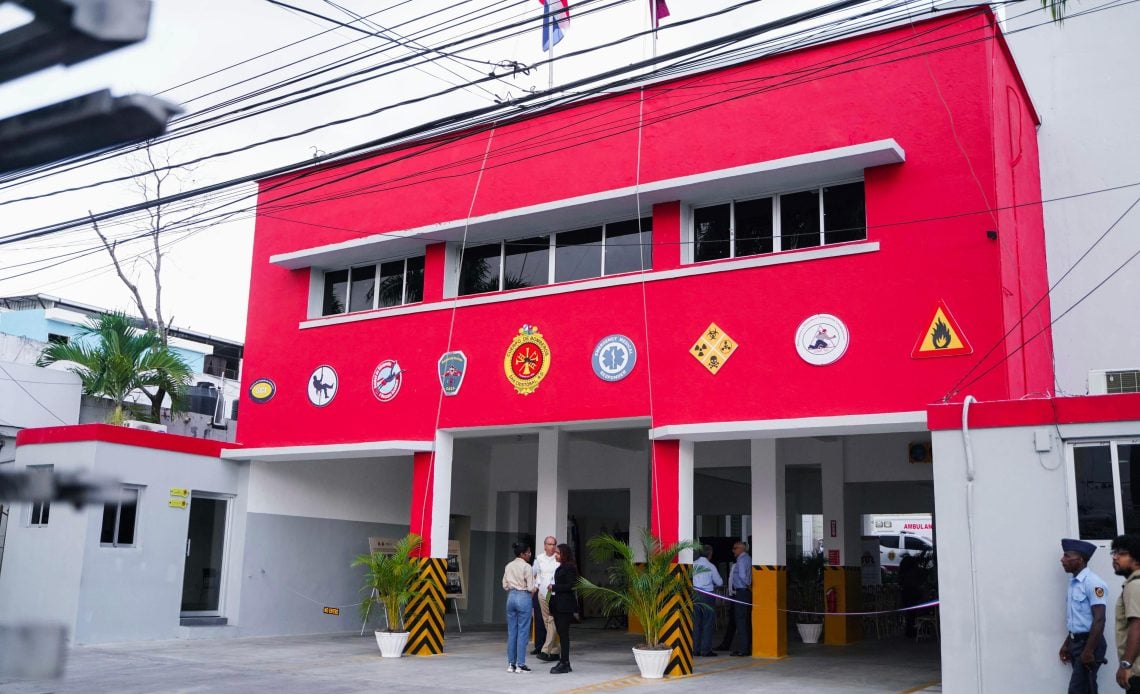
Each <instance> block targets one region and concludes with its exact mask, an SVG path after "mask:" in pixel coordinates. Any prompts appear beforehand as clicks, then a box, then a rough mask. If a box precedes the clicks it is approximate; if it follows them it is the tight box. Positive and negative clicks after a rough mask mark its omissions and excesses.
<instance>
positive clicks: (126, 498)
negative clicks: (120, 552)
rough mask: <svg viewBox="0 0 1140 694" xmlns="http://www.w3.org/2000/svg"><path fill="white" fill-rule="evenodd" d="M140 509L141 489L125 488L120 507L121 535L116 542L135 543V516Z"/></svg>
mask: <svg viewBox="0 0 1140 694" xmlns="http://www.w3.org/2000/svg"><path fill="white" fill-rule="evenodd" d="M138 509H139V490H137V489H124V490H123V502H122V504H121V505H120V507H119V537H118V539H117V540H116V542H117V543H118V544H120V545H133V544H134V543H135V517H136V516H137V515H138Z"/></svg>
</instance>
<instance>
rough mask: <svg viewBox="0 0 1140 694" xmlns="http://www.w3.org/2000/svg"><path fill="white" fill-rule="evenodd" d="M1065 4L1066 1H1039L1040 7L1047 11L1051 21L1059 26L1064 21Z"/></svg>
mask: <svg viewBox="0 0 1140 694" xmlns="http://www.w3.org/2000/svg"><path fill="white" fill-rule="evenodd" d="M1065 2H1066V0H1041V7H1042V8H1044V9H1046V10H1049V15H1050V16H1052V17H1053V21H1054V22H1056V23H1058V24H1060V23H1061V22H1062V21H1063V20H1064V19H1065Z"/></svg>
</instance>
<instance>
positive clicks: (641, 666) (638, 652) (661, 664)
mask: <svg viewBox="0 0 1140 694" xmlns="http://www.w3.org/2000/svg"><path fill="white" fill-rule="evenodd" d="M671 655H673V650H672V649H670V648H664V649H661V650H659V651H658V650H652V651H651V650H648V649H641V648H634V649H633V659H634V660H636V661H637V669H638V670H641V676H642V677H644V678H645V679H647V680H659V679H661V678H662V677H664V676H665V668H666V666H668V665H669V656H671Z"/></svg>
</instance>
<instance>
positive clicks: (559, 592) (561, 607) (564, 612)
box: [550, 543, 578, 675]
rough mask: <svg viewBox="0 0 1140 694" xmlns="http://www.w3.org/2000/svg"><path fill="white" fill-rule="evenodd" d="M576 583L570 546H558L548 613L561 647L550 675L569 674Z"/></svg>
mask: <svg viewBox="0 0 1140 694" xmlns="http://www.w3.org/2000/svg"><path fill="white" fill-rule="evenodd" d="M576 583H578V567H577V565H576V564H575V563H574V553H573V552H571V551H570V545H568V544H565V543H563V544H561V545H558V570H557V571H555V572H554V596H553V597H552V598H551V599H550V612H551V613H552V614H553V615H554V628H555V629H556V630H557V631H558V641H559V644H560V645H561V647H562V650H561V653H560V654H559V658H558V664H557V665H555V666H554V667H552V668H550V674H552V675H561V674H562V673H564V672H570V671H571V670H570V620H571V619H573V618H574V613H575V612H577V611H578V598H577V597H576V596H575V595H574V585H575V584H576Z"/></svg>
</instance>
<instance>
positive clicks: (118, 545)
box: [99, 484, 146, 549]
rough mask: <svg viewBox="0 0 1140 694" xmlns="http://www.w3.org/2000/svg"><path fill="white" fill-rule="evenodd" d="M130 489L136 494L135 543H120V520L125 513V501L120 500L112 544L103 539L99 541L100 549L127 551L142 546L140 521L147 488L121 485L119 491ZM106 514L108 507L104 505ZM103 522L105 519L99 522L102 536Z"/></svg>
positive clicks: (136, 485)
mask: <svg viewBox="0 0 1140 694" xmlns="http://www.w3.org/2000/svg"><path fill="white" fill-rule="evenodd" d="M128 489H133V490H134V491H135V493H136V494H135V536H134V538H133V541H132V542H131V543H130V544H123V543H120V542H119V518H120V516H121V515H122V512H123V500H122V499H121V498H120V499H119V500H118V501H117V502H116V503H115V529H114V530H113V531H112V532H111V541H110V542H103V541H102V538H100V540H99V546H100V547H109V548H115V549H127V548H131V549H133V548H137V547H138V546H139V544H140V542H139V526H140V525H141V524H140V523H139V520H140V518H141V516H142V499H143V490H144V489H146V486H145V485H141V484H121V485H119V491H120V492H124V491H126V490H128ZM106 512H107V505H106V504H104V505H103V513H106ZM102 520H103V519H102V518H101V517H100V519H99V521H100V524H99V532H100V534H102Z"/></svg>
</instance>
